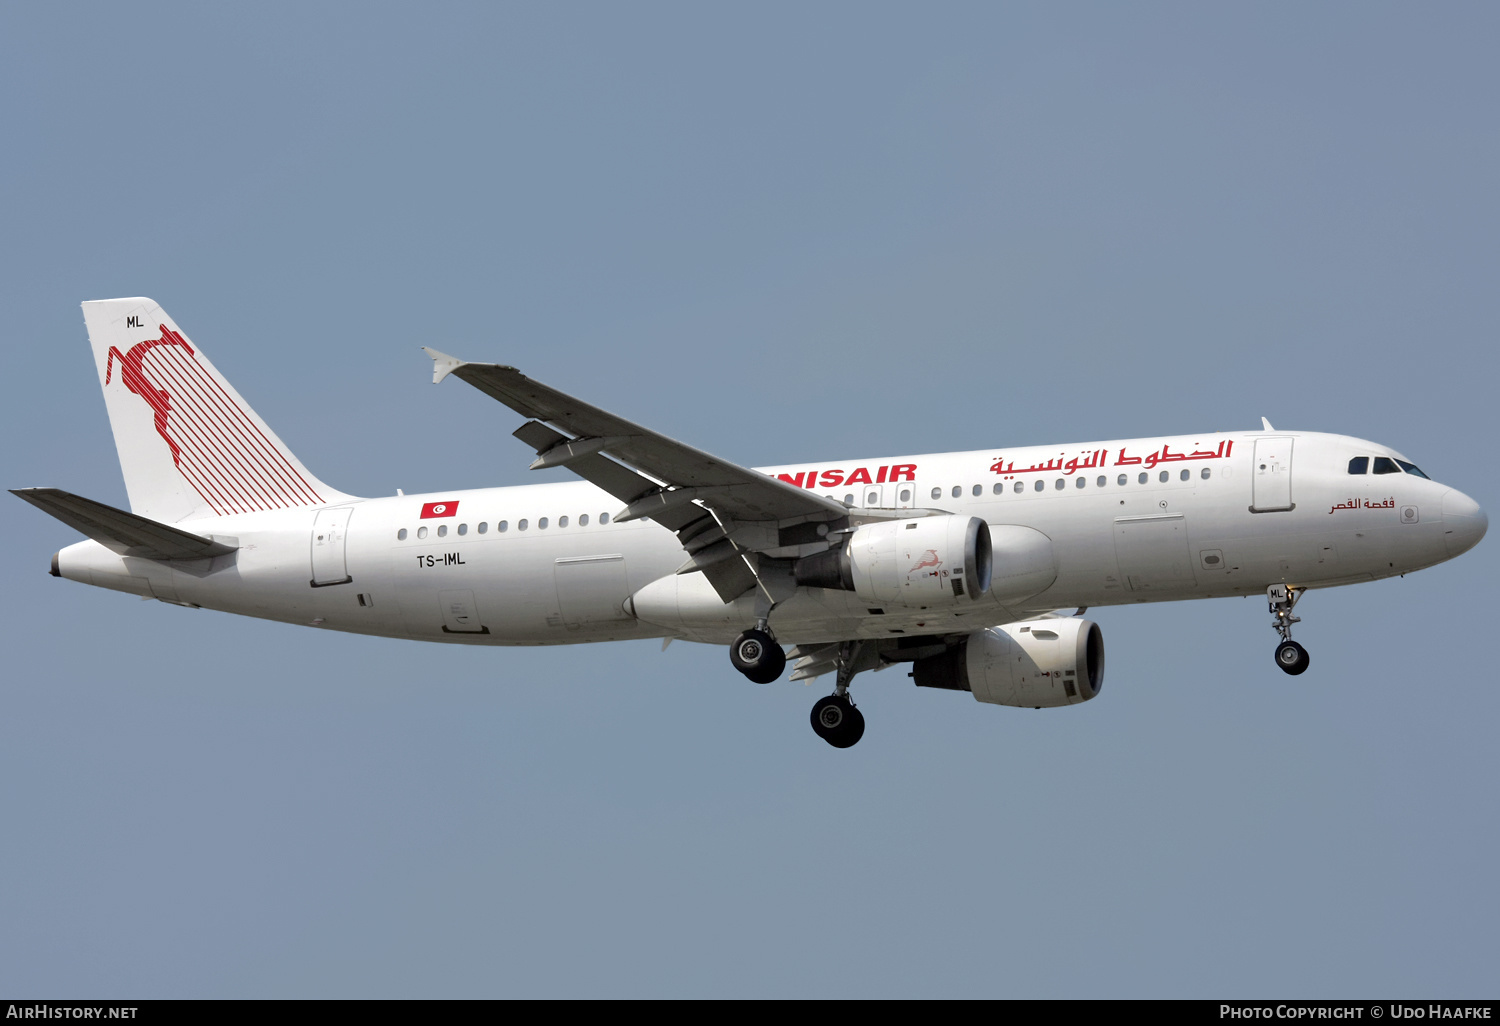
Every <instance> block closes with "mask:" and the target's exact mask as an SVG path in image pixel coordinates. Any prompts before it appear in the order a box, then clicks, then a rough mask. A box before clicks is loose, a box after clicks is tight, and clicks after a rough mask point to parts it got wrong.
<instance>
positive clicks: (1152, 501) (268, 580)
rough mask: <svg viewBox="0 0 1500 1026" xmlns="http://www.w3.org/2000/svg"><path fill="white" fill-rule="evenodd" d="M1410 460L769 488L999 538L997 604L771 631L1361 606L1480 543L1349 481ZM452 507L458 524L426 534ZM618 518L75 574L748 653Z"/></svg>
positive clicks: (563, 502)
mask: <svg viewBox="0 0 1500 1026" xmlns="http://www.w3.org/2000/svg"><path fill="white" fill-rule="evenodd" d="M1394 455H1395V454H1393V453H1391V451H1390V450H1389V449H1387V448H1386V447H1384V446H1380V445H1376V444H1374V443H1370V442H1366V441H1361V440H1359V439H1355V438H1349V437H1345V436H1341V435H1327V434H1317V433H1311V432H1247V433H1229V434H1223V433H1217V434H1213V435H1203V436H1178V437H1172V438H1153V439H1133V440H1127V441H1109V442H1097V443H1088V444H1084V445H1070V446H1060V447H1059V446H1050V447H1044V448H1031V449H1005V450H984V451H978V452H965V453H944V454H940V455H927V456H907V457H899V458H883V459H873V460H845V461H841V462H822V463H817V464H803V465H800V466H796V467H773V468H768V469H765V470H764V472H765V473H767V474H770V475H772V476H778V477H781V478H782V479H783V480H786V481H789V482H793V483H796V484H799V485H801V486H802V487H807V486H808V485H809V483H811V484H812V485H813V486H814V487H815V490H816V491H817V492H818V493H819V494H820V495H830V496H833V497H834V498H836V499H839V500H841V501H847V502H848V503H849V504H850V505H851V507H853V508H855V509H859V508H872V509H876V508H878V509H889V508H914V509H926V510H942V511H944V512H948V513H957V514H964V515H967V516H977V517H981V518H983V519H984V520H985V521H987V522H988V523H989V524H990V525H991V527H992V530H995V531H996V539H997V541H996V551H995V572H994V587H993V589H992V591H991V593H990V594H989V595H988V596H986V597H985V598H984V599H981V600H979V601H976V602H972V603H970V604H968V605H967V606H965V607H964V608H963V609H962V610H961V611H958V612H954V611H952V610H947V611H943V612H940V613H937V612H932V611H929V610H914V609H900V608H895V607H887V608H879V609H875V608H873V607H871V606H870V604H869V603H867V602H865V601H863V600H861V599H859V598H858V597H857V596H856V595H854V594H853V593H851V592H844V591H835V590H825V589H821V588H799V589H797V591H796V593H795V594H794V595H792V596H791V597H789V598H786V599H785V600H784V601H781V602H780V603H779V604H778V605H777V606H776V607H775V609H774V610H773V611H772V613H771V618H770V619H771V624H772V626H773V627H774V629H775V630H776V632H777V636H778V638H781V639H784V640H785V641H787V642H789V643H810V642H819V641H836V640H845V639H854V638H875V637H886V636H890V635H893V634H894V635H899V634H903V633H907V634H928V633H951V632H954V631H957V630H977V629H979V628H981V627H983V626H986V625H992V624H998V623H1003V622H1007V621H1011V620H1015V619H1020V618H1023V617H1024V616H1026V615H1028V614H1032V613H1035V612H1039V611H1044V610H1049V609H1054V608H1063V607H1073V606H1103V605H1112V604H1118V603H1124V602H1151V601H1171V600H1179V599H1188V598H1211V597H1218V596H1232V595H1245V594H1257V595H1258V594H1261V593H1263V592H1264V591H1265V590H1266V588H1267V587H1268V586H1269V585H1272V584H1278V583H1284V584H1290V585H1295V586H1297V587H1327V586H1332V585H1339V584H1352V583H1356V582H1360V581H1368V580H1373V579H1375V578H1380V577H1389V576H1393V575H1396V574H1401V573H1406V572H1408V571H1411V570H1416V569H1420V568H1422V567H1426V566H1430V565H1432V564H1434V563H1439V562H1442V561H1443V560H1446V559H1449V558H1451V557H1452V556H1455V555H1457V554H1458V553H1460V552H1462V551H1464V550H1466V549H1467V548H1469V547H1471V546H1472V545H1473V544H1474V543H1475V542H1477V541H1478V538H1479V537H1480V536H1482V535H1483V533H1484V521H1483V514H1482V513H1481V512H1480V511H1479V509H1478V507H1477V505H1475V504H1474V503H1473V501H1472V500H1470V499H1468V498H1467V497H1466V496H1464V495H1462V493H1459V492H1457V491H1455V490H1454V489H1452V488H1449V487H1447V486H1446V485H1442V484H1439V483H1437V482H1434V481H1430V480H1427V479H1425V478H1423V477H1420V476H1417V475H1414V474H1410V473H1390V474H1384V475H1376V474H1373V473H1366V474H1360V475H1356V474H1351V473H1349V469H1348V468H1349V462H1350V460H1351V458H1353V457H1358V456H1368V457H1372V458H1373V457H1376V456H1387V457H1390V456H1394ZM1143 477H1144V480H1143ZM850 482H852V483H850ZM1122 482H1123V483H1122ZM435 502H442V503H456V504H457V508H456V512H454V511H452V510H449V511H447V512H449V514H450V515H446V516H429V517H427V518H423V517H422V516H421V513H422V510H423V507H424V505H429V504H432V503H435ZM620 506H621V503H620V501H619V500H617V499H615V498H612V497H611V496H609V495H608V494H606V493H605V492H603V491H601V490H600V489H598V488H596V487H594V486H593V485H591V484H588V483H586V482H581V481H575V482H563V483H556V484H537V485H527V486H519V487H509V488H486V489H474V490H468V491H454V492H444V493H441V494H432V495H406V496H396V497H391V498H378V499H359V500H353V501H349V502H342V503H338V504H336V505H335V506H331V507H301V508H295V509H286V510H278V511H273V512H261V513H247V514H241V515H236V516H226V517H216V518H212V519H211V520H197V521H190V522H185V523H182V524H179V525H177V526H179V527H182V528H184V529H186V530H190V531H194V532H197V533H200V534H208V535H213V536H214V537H215V538H218V539H223V540H227V541H232V542H234V543H237V544H238V546H239V548H238V550H237V551H235V552H234V553H232V554H231V555H228V556H222V557H218V558H217V559H213V560H202V561H199V562H196V563H174V564H167V563H162V562H156V561H153V560H149V559H138V558H131V557H121V556H117V555H115V554H114V553H113V552H111V551H110V550H108V549H106V548H105V547H104V546H102V545H100V544H98V543H97V542H92V541H85V542H80V543H78V544H76V545H73V546H70V547H68V548H67V549H64V550H63V551H62V552H61V553H59V556H58V563H57V566H58V570H59V572H60V574H61V575H62V576H64V577H68V578H71V579H73V580H78V581H83V582H85V583H90V584H95V585H99V586H102V587H108V588H115V589H118V590H123V591H131V592H135V593H138V594H142V595H147V596H152V597H155V598H159V599H162V600H164V601H168V602H177V603H181V604H186V605H192V606H202V607H205V608H211V609H219V610H224V611H226V612H232V613H241V614H244V615H248V616H257V617H264V618H268V619H274V620H282V621H286V622H289V623H301V624H311V625H316V626H321V627H325V628H330V629H334V630H341V631H353V632H357V633H364V634H376V635H382V636H388V637H400V638H413V639H419V640H424V641H445V642H458V643H468V644H490V645H552V644H568V643H573V642H583V641H607V640H616V639H624V638H644V637H661V636H665V635H671V636H676V637H682V638H687V639H691V640H696V641H711V642H722V643H727V642H728V641H729V640H730V639H731V638H733V637H734V635H735V634H736V633H737V632H738V631H740V630H742V629H743V628H744V627H745V626H746V625H748V624H750V623H752V622H753V621H754V612H753V599H752V598H750V597H746V598H743V599H741V600H738V601H737V602H735V603H731V604H727V605H726V604H725V603H723V602H721V601H720V600H719V599H718V597H717V596H716V595H715V594H714V593H713V591H712V589H711V588H709V587H708V585H707V583H706V582H705V581H704V579H703V575H702V574H696V573H694V574H685V575H682V576H676V575H675V571H676V570H677V569H678V568H679V567H680V566H681V565H682V564H683V561H684V559H685V555H684V552H683V550H682V547H681V545H680V544H679V542H678V540H677V538H676V537H675V536H674V535H673V534H672V533H671V532H670V531H668V530H666V529H664V528H663V527H661V526H659V525H657V524H655V523H653V522H651V521H649V520H637V521H632V522H628V523H621V524H617V523H613V522H607V521H608V520H610V518H611V517H612V516H613V514H615V513H616V512H617V511H618V510H619V508H620ZM338 510H347V511H348V513H347V518H345V515H344V514H342V513H338V512H337V511H338ZM341 521H343V522H342V523H341ZM1009 525H1013V526H1016V527H1024V528H1029V529H1031V530H1032V531H1035V532H1040V534H1041V535H1044V536H1045V539H1044V541H1043V544H1044V546H1045V543H1046V542H1049V541H1050V552H1048V551H1045V548H1044V550H1043V551H1042V552H1041V554H1040V555H1038V552H1037V551H1036V550H1035V548H1034V547H1033V549H1032V550H1028V552H1027V554H1026V557H1025V558H1024V559H1022V558H1020V557H1016V558H1015V559H1012V560H1010V561H1008V555H1010V554H1008V552H1007V549H1006V548H1005V545H1004V542H1003V539H1004V532H1003V530H1001V529H1002V528H1004V527H1006V526H1009ZM315 563H316V564H317V566H316V567H315ZM330 568H332V569H330ZM319 576H321V579H322V580H325V581H328V582H329V583H326V584H324V583H317V584H315V583H314V582H315V578H316V577H319ZM345 578H347V580H345ZM633 597H634V598H633Z"/></svg>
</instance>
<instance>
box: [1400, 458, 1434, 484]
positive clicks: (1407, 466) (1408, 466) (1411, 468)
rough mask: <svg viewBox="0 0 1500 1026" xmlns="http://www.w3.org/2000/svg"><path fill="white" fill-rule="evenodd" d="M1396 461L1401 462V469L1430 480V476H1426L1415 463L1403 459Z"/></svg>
mask: <svg viewBox="0 0 1500 1026" xmlns="http://www.w3.org/2000/svg"><path fill="white" fill-rule="evenodd" d="M1396 462H1397V463H1399V464H1401V469H1402V470H1404V471H1406V472H1407V473H1408V474H1415V475H1417V476H1418V477H1420V478H1425V479H1426V480H1428V481H1431V480H1432V478H1430V477H1428V476H1427V475H1426V474H1424V473H1422V472H1421V471H1420V470H1418V469H1417V465H1416V464H1415V463H1408V462H1406V461H1405V460H1397V461H1396Z"/></svg>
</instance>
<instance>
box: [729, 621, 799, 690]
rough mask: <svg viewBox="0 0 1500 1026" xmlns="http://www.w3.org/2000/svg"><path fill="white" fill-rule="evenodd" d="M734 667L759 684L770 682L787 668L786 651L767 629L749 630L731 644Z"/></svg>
mask: <svg viewBox="0 0 1500 1026" xmlns="http://www.w3.org/2000/svg"><path fill="white" fill-rule="evenodd" d="M729 661H730V662H731V663H733V664H734V668H735V669H736V670H739V671H740V672H741V673H743V674H744V675H745V676H746V677H749V678H750V679H751V680H753V681H754V682H755V683H757V684H769V683H771V682H772V681H773V680H775V679H776V678H778V677H780V676H781V672H782V671H783V670H785V669H786V653H785V652H783V651H782V650H781V646H780V645H778V644H776V640H775V639H774V638H772V637H771V636H770V635H769V634H767V633H766V632H765V631H761V630H754V629H752V630H748V631H746V632H745V633H743V634H741V635H740V636H739V637H737V638H735V639H734V644H733V645H730V646H729Z"/></svg>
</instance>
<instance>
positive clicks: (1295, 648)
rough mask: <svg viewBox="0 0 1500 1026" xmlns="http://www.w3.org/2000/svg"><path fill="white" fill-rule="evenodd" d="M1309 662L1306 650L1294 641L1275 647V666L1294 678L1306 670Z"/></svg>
mask: <svg viewBox="0 0 1500 1026" xmlns="http://www.w3.org/2000/svg"><path fill="white" fill-rule="evenodd" d="M1310 661H1311V660H1310V659H1309V657H1308V655H1307V649H1305V648H1303V647H1302V646H1301V645H1299V644H1297V643H1296V642H1295V641H1283V642H1282V643H1281V644H1279V645H1277V646H1276V665H1277V666H1279V667H1281V668H1282V669H1283V670H1285V671H1286V672H1287V673H1290V674H1291V675H1292V676H1294V677H1295V676H1296V675H1297V674H1299V673H1301V672H1302V671H1303V670H1305V669H1307V664H1308V663H1309V662H1310Z"/></svg>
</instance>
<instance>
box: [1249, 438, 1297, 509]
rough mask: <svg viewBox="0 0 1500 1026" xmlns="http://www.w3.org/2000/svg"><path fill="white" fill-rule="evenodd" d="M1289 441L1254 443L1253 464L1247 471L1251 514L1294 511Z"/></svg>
mask: <svg viewBox="0 0 1500 1026" xmlns="http://www.w3.org/2000/svg"><path fill="white" fill-rule="evenodd" d="M1292 441H1293V439H1290V438H1257V439H1256V440H1255V463H1254V464H1253V465H1252V466H1251V469H1250V480H1251V482H1252V483H1251V485H1250V490H1251V499H1250V511H1251V512H1252V513H1273V512H1280V511H1282V510H1289V509H1296V508H1297V507H1296V504H1294V503H1293V502H1292Z"/></svg>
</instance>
